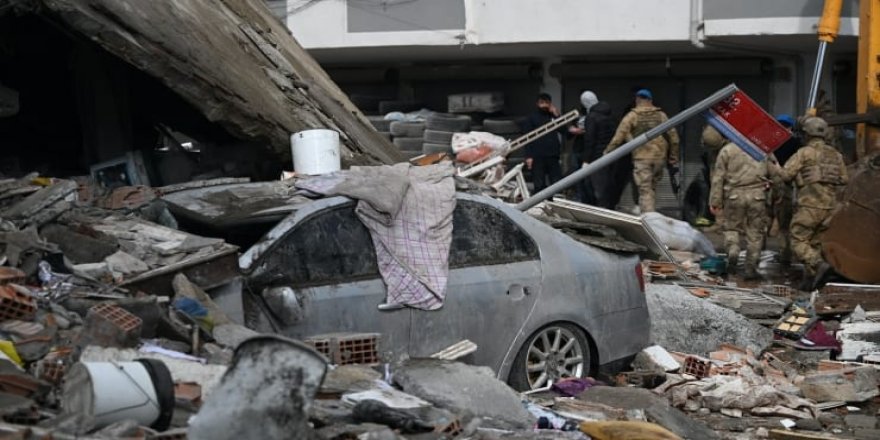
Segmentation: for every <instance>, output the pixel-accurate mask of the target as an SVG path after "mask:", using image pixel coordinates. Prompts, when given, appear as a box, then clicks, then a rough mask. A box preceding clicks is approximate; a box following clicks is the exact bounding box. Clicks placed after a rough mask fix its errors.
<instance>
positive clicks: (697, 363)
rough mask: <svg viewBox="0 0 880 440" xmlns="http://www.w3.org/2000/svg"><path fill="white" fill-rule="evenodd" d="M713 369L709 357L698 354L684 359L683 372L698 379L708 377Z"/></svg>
mask: <svg viewBox="0 0 880 440" xmlns="http://www.w3.org/2000/svg"><path fill="white" fill-rule="evenodd" d="M711 369H712V362H711V361H709V360H708V359H702V358H699V357H697V356H688V357H686V358H685V359H684V367H682V372H684V374H690V375H691V376H694V377H696V378H697V379H702V378H704V377H708V376H709V374H710V371H711Z"/></svg>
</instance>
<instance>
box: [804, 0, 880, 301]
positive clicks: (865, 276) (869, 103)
mask: <svg viewBox="0 0 880 440" xmlns="http://www.w3.org/2000/svg"><path fill="white" fill-rule="evenodd" d="M841 6H842V0H825V8H824V10H823V13H822V19H821V21H820V22H819V29H818V30H819V54H818V57H817V61H816V70H815V71H814V75H813V81H812V83H811V87H810V94H809V101H808V103H807V108H808V109H809V110H808V114H815V108H814V107H815V105H816V95H817V91H818V85H819V75H820V72H821V68H822V66H821V64H822V62H823V61H824V54H825V50H826V48H827V46H828V44H829V43H831V42H833V41H834V38H835V37H836V36H837V31H838V29H839V25H840V10H841ZM857 82H858V84H857V94H858V96H857V99H856V103H857V113H856V114H852V115H837V116H834V117H831V118H828V122H829V124H832V125H841V124H853V123H855V124H858V125H857V129H856V155H857V158H858V161H857V162H856V163H855V164H853V165H852V166H850V181H849V185H847V187H846V190H845V191H844V194H843V195H842V198H841V206H840V209H839V210H838V211H836V212H835V214H834V215H833V216H832V217H831V219H830V221H829V224H828V230H827V231H825V233H824V234H823V235H822V248H823V251H824V254H825V258H826V260H827V261H828V262H829V263H830V264H831V266H832V267H834V269H835V270H836V271H837V272H838V273H840V274H841V275H843V276H845V277H847V278H849V279H851V280H853V281H857V282H860V283H872V284H874V283H880V0H860V1H859V51H858V76H857Z"/></svg>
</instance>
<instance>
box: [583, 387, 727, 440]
mask: <svg viewBox="0 0 880 440" xmlns="http://www.w3.org/2000/svg"><path fill="white" fill-rule="evenodd" d="M577 398H578V400H584V401H587V402H593V403H601V404H603V405H608V406H611V407H615V408H622V409H627V410H631V409H642V410H644V411H645V413H646V415H647V416H648V420H649V421H653V422H654V423H657V424H658V425H660V426H663V427H664V428H666V429H668V430H670V431H672V432H674V433H675V434H676V435H679V436H681V437H682V438H687V439H707V440H708V439H718V438H720V437H719V436H718V434H716V433H715V432H714V431H712V430H711V429H709V428H708V427H707V426H706V425H705V424H704V423H703V422H700V421H698V420H695V419H692V418H690V417H688V416H686V415H685V414H684V413H683V412H681V411H679V410H677V409H675V408H673V407H672V406H670V405H669V403H668V402H667V401H666V399H664V398H662V397H660V396H658V395H656V394H654V393H652V392H651V391H649V390H646V389H642V388H628V387H593V388H590V389H589V390H587V391H585V392H583V393H581V394H580V395H579V396H577Z"/></svg>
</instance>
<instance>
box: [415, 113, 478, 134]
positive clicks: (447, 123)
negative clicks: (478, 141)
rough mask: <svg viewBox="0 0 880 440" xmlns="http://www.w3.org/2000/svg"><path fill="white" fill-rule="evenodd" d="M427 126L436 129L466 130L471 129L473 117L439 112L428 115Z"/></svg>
mask: <svg viewBox="0 0 880 440" xmlns="http://www.w3.org/2000/svg"><path fill="white" fill-rule="evenodd" d="M425 127H426V128H428V129H429V130H436V131H449V132H453V133H455V132H465V131H469V130H470V127H471V117H470V116H463V115H449V114H443V113H438V114H435V115H431V116H428V120H427V122H425Z"/></svg>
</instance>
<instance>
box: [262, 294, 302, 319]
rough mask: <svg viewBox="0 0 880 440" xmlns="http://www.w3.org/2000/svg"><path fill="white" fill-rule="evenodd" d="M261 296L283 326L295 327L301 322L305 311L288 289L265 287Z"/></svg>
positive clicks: (297, 298)
mask: <svg viewBox="0 0 880 440" xmlns="http://www.w3.org/2000/svg"><path fill="white" fill-rule="evenodd" d="M262 296H263V300H264V301H266V305H267V306H268V307H269V310H270V311H271V312H272V314H273V315H274V316H275V317H276V318H278V319H279V320H280V321H281V322H282V323H283V324H284V325H295V324H299V323H300V321H302V319H303V317H304V315H305V310H304V309H303V305H302V302H301V301H300V299H299V297H298V296H297V295H296V292H295V291H294V290H293V289H291V288H290V287H287V286H281V287H267V288H265V289H263V292H262Z"/></svg>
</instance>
